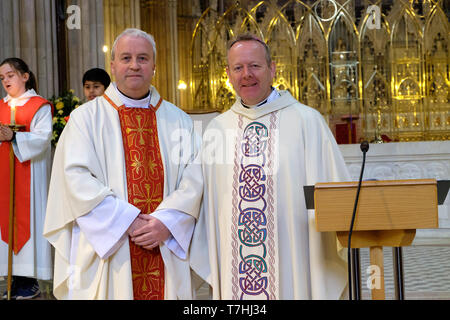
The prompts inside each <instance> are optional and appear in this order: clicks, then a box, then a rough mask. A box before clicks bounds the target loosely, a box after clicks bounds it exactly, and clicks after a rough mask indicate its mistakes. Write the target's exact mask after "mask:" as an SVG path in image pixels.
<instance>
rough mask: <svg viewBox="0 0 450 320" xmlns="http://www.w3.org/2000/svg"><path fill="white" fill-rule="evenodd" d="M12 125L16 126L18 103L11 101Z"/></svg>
mask: <svg viewBox="0 0 450 320" xmlns="http://www.w3.org/2000/svg"><path fill="white" fill-rule="evenodd" d="M11 124H12V125H15V124H16V101H14V100H13V99H11Z"/></svg>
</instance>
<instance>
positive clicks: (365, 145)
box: [347, 141, 369, 300]
mask: <svg viewBox="0 0 450 320" xmlns="http://www.w3.org/2000/svg"><path fill="white" fill-rule="evenodd" d="M360 148H361V151H362V153H363V162H362V166H361V173H360V176H359V182H358V189H357V190H356V199H355V206H354V207H353V214H352V220H351V223H350V230H349V233H348V245H347V264H348V296H349V300H353V293H352V256H351V247H352V233H353V225H354V223H355V217H356V208H357V207H358V199H359V192H360V190H361V182H362V177H363V173H364V166H365V163H366V152H367V151H368V150H369V143H368V142H367V141H363V142H362V143H361V145H360ZM355 260H356V259H355ZM355 262H356V261H355ZM354 264H355V265H353V269H355V267H356V263H354ZM355 280H356V279H355Z"/></svg>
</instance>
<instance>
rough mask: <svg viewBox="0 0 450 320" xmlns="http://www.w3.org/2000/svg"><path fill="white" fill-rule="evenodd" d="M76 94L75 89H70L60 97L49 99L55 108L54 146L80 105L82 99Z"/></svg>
mask: <svg viewBox="0 0 450 320" xmlns="http://www.w3.org/2000/svg"><path fill="white" fill-rule="evenodd" d="M74 93H75V92H74V91H73V89H70V90H69V91H65V92H63V94H62V95H61V96H59V97H56V96H53V97H51V98H50V99H49V101H50V102H51V104H52V105H53V106H54V107H55V112H54V115H53V136H52V144H53V145H54V146H56V145H57V144H58V140H59V137H60V136H61V132H62V131H63V129H64V127H65V126H66V123H67V121H68V120H69V116H70V113H71V112H72V110H73V109H75V108H78V106H79V105H80V99H79V98H78V97H77V96H75V95H74Z"/></svg>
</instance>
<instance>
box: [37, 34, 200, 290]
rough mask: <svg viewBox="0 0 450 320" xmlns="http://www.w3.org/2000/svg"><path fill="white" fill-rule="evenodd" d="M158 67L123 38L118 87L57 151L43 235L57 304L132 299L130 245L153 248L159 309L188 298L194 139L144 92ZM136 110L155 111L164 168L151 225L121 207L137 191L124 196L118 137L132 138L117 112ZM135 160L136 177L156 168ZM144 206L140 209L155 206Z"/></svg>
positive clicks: (146, 40) (196, 192)
mask: <svg viewBox="0 0 450 320" xmlns="http://www.w3.org/2000/svg"><path fill="white" fill-rule="evenodd" d="M155 58H156V48H155V44H154V40H153V38H152V37H151V36H149V35H148V34H146V33H145V32H143V31H141V30H137V29H127V30H125V31H124V32H123V33H122V34H121V35H119V36H118V38H117V39H116V42H115V44H114V47H113V54H112V60H113V61H112V63H111V69H112V73H113V75H114V76H115V78H116V82H113V83H111V85H110V86H109V87H108V88H107V90H106V91H105V94H104V95H103V96H101V97H97V98H95V99H94V100H91V101H89V102H87V103H85V104H83V105H81V106H80V107H79V108H77V109H76V110H74V111H73V112H72V113H71V116H70V119H69V121H68V124H67V126H66V127H65V129H64V131H63V133H62V135H61V138H60V140H59V142H58V147H57V149H56V153H55V157H54V165H53V172H52V178H51V183H50V197H49V200H48V207H47V217H46V221H45V230H44V233H45V236H46V237H47V239H48V240H49V241H50V242H51V244H52V245H53V246H54V247H55V274H54V295H55V296H56V297H57V298H58V299H133V298H136V296H134V292H133V289H134V288H133V286H134V280H136V279H135V278H136V277H138V275H135V274H134V273H133V272H132V267H131V263H132V262H131V258H130V246H129V244H131V243H130V241H132V242H135V243H136V245H138V246H140V247H142V248H145V249H148V250H152V249H154V248H159V250H160V253H161V256H162V260H163V264H164V266H163V275H164V282H163V286H164V288H163V289H164V291H163V292H164V295H163V298H164V299H192V298H193V297H194V292H195V289H196V288H195V286H194V284H192V283H191V269H190V265H189V260H190V259H189V255H190V248H189V246H190V241H191V236H192V232H193V229H194V225H195V221H196V219H197V217H198V212H199V207H200V201H201V195H202V188H203V185H202V175H201V168H200V166H199V165H198V164H197V165H194V160H195V158H196V157H197V156H198V155H199V152H198V150H199V147H200V139H199V138H198V137H197V136H196V135H195V134H194V130H193V124H192V121H191V119H190V117H189V116H188V115H187V114H186V113H184V112H183V111H182V110H180V109H179V108H177V107H176V106H174V105H173V104H171V103H169V102H167V101H165V100H162V99H161V97H160V95H159V93H158V91H157V90H156V89H155V88H154V87H153V86H150V83H151V79H152V77H153V74H154V70H155V65H154V61H155ZM133 108H143V109H146V108H152V109H154V110H156V111H155V113H156V129H157V138H158V139H157V141H156V144H157V145H159V148H156V150H155V153H157V158H161V161H162V165H163V173H164V176H163V186H164V187H163V190H161V192H162V202H161V203H160V204H159V205H158V207H157V208H156V210H155V211H154V212H152V214H148V215H143V214H142V213H140V210H139V209H138V208H137V207H136V206H135V205H133V204H132V203H130V202H129V201H128V200H129V195H130V194H133V193H136V192H138V191H136V190H128V188H127V183H129V182H130V181H127V174H128V173H127V172H126V171H127V169H126V164H125V162H126V161H125V157H126V156H127V155H126V152H125V150H124V146H125V145H126V144H125V143H126V141H124V139H123V137H125V136H126V134H129V131H131V129H129V128H125V127H124V128H121V126H122V125H124V123H122V118H121V110H125V109H126V110H128V111H130V110H131V112H132V111H133ZM144 111H145V110H144ZM119 118H120V119H119ZM124 119H125V120H126V121H129V119H128V118H124ZM127 119H128V120H127ZM141 120H142V118H140V116H139V117H137V121H138V122H140V121H141ZM125 129H126V130H125ZM133 130H134V129H133ZM152 130H153V128H151V127H150V126H145V127H144V128H143V129H142V130H141V131H139V132H137V134H136V135H135V136H134V137H135V138H136V137H137V138H136V139H137V141H140V140H139V137H141V138H142V137H143V135H145V134H146V133H148V132H150V133H151V135H154V134H155V132H154V131H152ZM126 139H127V140H128V139H131V138H129V136H127V138H126ZM130 141H131V140H130ZM133 141H134V140H133ZM159 155H160V156H159ZM134 160H135V161H134V162H133V163H132V165H133V166H134V167H133V171H132V172H133V174H135V173H136V174H138V173H140V172H142V171H141V169H142V168H144V167H145V168H144V169H150V170H151V171H152V172H153V168H154V167H153V165H156V164H155V163H152V162H146V161H139V159H134ZM153 191H154V190H149V189H147V192H153ZM130 192H131V193H130ZM144 192H145V190H144ZM151 196H152V195H151V194H150V195H148V197H147V196H146V195H144V199H147V200H148V201H153V199H152V198H151ZM160 200H161V199H160ZM150 216H151V217H150ZM152 228H153V229H152ZM139 230H140V231H139ZM200 256H201V255H200ZM204 256H205V261H206V253H205V255H204ZM133 259H134V258H133ZM149 267H151V266H149ZM142 271H143V273H145V274H146V273H148V274H150V273H151V272H150V270H142ZM157 273H158V274H157V276H161V275H160V274H159V271H158V272H157ZM149 276H153V275H149ZM143 281H144V282H142V283H143V284H144V285H143V287H145V289H148V288H147V286H146V285H145V284H146V283H147V282H145V281H147V280H145V279H144V280H143Z"/></svg>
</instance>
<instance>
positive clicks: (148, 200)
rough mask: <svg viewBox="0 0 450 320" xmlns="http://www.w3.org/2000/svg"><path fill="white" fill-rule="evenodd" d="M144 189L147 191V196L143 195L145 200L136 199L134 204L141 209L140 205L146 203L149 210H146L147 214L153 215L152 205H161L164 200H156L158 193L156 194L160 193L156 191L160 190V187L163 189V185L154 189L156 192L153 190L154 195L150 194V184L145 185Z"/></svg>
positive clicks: (158, 198)
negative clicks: (155, 195)
mask: <svg viewBox="0 0 450 320" xmlns="http://www.w3.org/2000/svg"><path fill="white" fill-rule="evenodd" d="M144 187H145V190H146V195H143V198H144V199H142V198H141V199H138V198H135V199H134V201H133V202H134V204H135V205H136V206H137V207H139V204H140V203H145V207H146V208H147V210H146V213H151V204H152V203H155V202H156V203H160V202H161V201H162V198H161V197H157V198H154V194H155V193H156V192H158V191H157V190H156V188H158V187H161V185H159V184H158V185H157V186H156V188H154V190H153V192H152V193H150V185H149V184H147V183H146V184H145V185H144Z"/></svg>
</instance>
